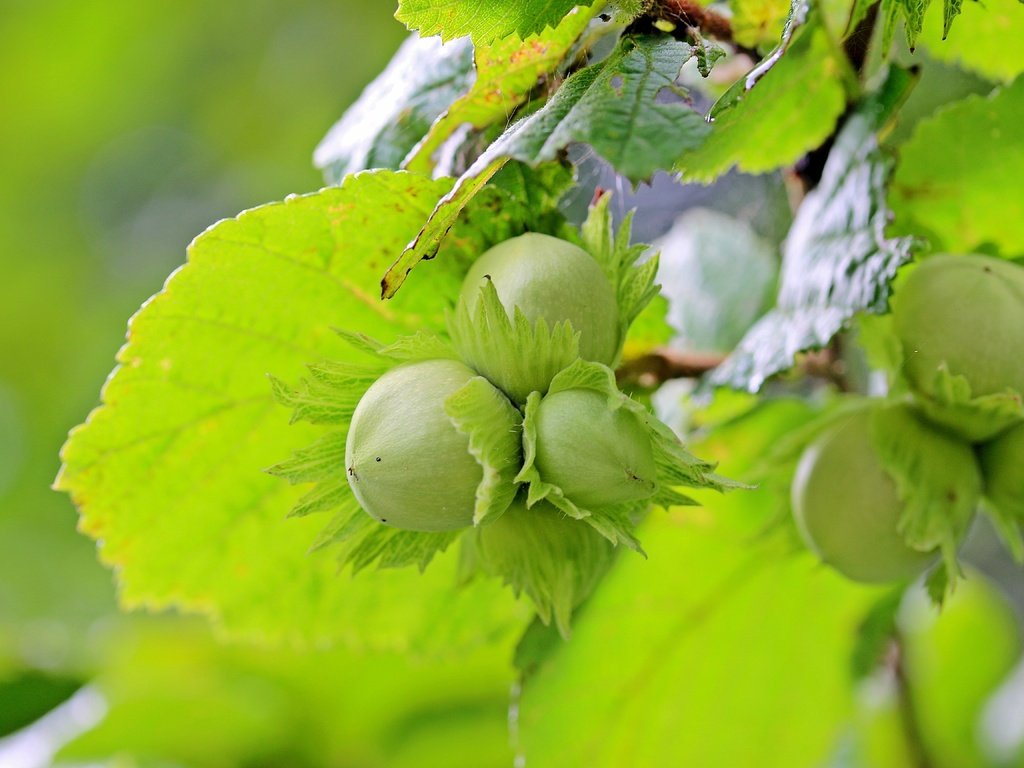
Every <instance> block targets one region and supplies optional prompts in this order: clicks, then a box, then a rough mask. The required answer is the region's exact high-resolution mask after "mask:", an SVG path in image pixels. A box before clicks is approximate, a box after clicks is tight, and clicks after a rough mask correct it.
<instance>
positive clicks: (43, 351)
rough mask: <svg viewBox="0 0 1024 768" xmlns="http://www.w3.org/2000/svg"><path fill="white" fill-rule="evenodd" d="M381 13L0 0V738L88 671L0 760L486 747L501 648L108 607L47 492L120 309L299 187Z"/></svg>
mask: <svg viewBox="0 0 1024 768" xmlns="http://www.w3.org/2000/svg"><path fill="white" fill-rule="evenodd" d="M393 10H394V9H393V7H392V4H390V3H379V2H373V3H368V2H363V0H293V1H292V2H281V0H254V1H253V0H250V1H249V2H244V3H243V2H238V1H237V0H227V1H225V0H220V1H219V2H216V3H207V2H198V1H197V0H177V1H176V2H173V3H172V2H155V3H129V2H117V1H116V0H93V1H91V2H90V1H86V2H70V0H41V1H40V0H21V1H19V0H13V2H12V1H11V0H4V2H2V3H0V71H2V72H3V73H4V74H3V76H2V77H0V104H2V105H3V106H2V107H0V114H2V118H0V147H2V149H0V157H2V161H0V259H2V264H3V269H2V278H0V738H2V737H4V736H7V735H8V734H11V733H12V732H14V731H16V730H17V729H19V728H21V727H22V726H25V725H27V724H29V723H31V722H32V721H34V720H36V718H38V717H39V716H41V715H43V714H44V713H45V712H47V711H48V710H49V709H50V708H51V707H53V706H54V705H57V704H59V703H60V702H61V701H63V700H65V699H67V698H68V697H69V696H72V694H73V693H74V692H75V691H76V690H77V689H79V686H80V685H82V684H83V683H84V682H87V681H91V684H90V685H89V686H87V687H86V688H84V689H82V690H80V691H79V693H78V694H77V695H75V696H74V697H73V698H72V699H71V703H70V704H69V705H66V706H65V707H63V708H62V709H61V710H58V712H57V713H56V715H51V716H50V717H49V718H47V719H46V720H44V721H43V722H42V723H40V725H39V726H37V727H35V728H34V729H30V730H31V731H32V732H31V733H30V734H29V735H28V737H26V735H25V732H23V733H22V734H20V735H15V736H14V737H9V738H7V739H6V740H2V741H0V765H3V766H4V768H27V767H28V766H41V765H48V764H50V763H51V762H52V761H53V760H54V759H59V760H69V761H83V760H88V761H92V762H91V764H96V763H97V762H98V763H99V764H108V763H109V764H117V765H296V766H303V765H353V766H356V765H358V766H376V765H389V766H390V765H417V766H422V765H434V764H436V765H467V766H469V765H472V766H481V765H506V764H508V762H509V761H510V757H509V754H510V753H509V752H508V748H507V746H506V745H507V737H506V735H505V720H506V709H507V693H508V685H509V679H508V678H509V676H510V672H508V671H507V670H508V667H509V661H508V660H509V657H510V653H511V651H510V649H509V648H508V647H495V648H491V649H484V650H482V651H481V652H480V653H479V654H478V656H479V658H477V657H471V658H468V659H465V662H464V664H462V665H460V667H459V669H458V670H453V669H450V668H445V667H444V666H439V665H436V664H435V665H430V664H427V663H425V662H424V663H417V662H416V661H415V660H410V659H407V658H402V657H399V656H395V657H393V658H388V657H373V658H366V657H363V658H359V659H355V658H353V657H351V656H349V655H347V654H345V653H343V652H338V651H334V652H327V651H325V652H323V653H312V654H310V653H306V654H298V653H289V652H287V651H277V652H272V651H269V650H261V649H255V648H239V647H235V646H227V645H222V644H219V643H217V641H216V640H215V639H214V638H213V637H212V636H211V632H210V630H209V629H208V628H207V626H206V623H205V622H202V621H198V620H192V619H182V618H179V617H174V616H164V617H152V616H148V617H147V616H143V615H134V616H126V615H122V614H119V613H118V611H117V608H116V595H115V587H114V582H113V577H112V574H111V573H110V572H109V571H108V570H107V569H105V568H103V567H102V566H101V565H100V564H99V563H98V562H97V560H96V557H95V545H94V544H93V543H92V542H91V541H90V540H88V539H87V538H86V537H84V536H81V535H80V534H78V533H77V532H76V530H75V522H76V514H75V511H74V509H73V507H72V505H71V503H70V501H69V500H68V498H67V497H66V496H65V495H63V494H57V493H55V492H53V491H51V490H50V488H49V486H50V483H51V482H52V481H53V479H54V476H55V475H56V473H57V469H58V466H59V460H58V451H59V449H60V446H61V444H62V443H63V441H64V439H65V437H66V434H67V431H68V429H69V428H71V427H72V426H74V425H75V424H77V423H79V422H80V421H81V420H82V419H83V417H84V415H85V414H86V413H88V411H89V410H90V409H91V408H93V407H95V406H96V405H97V404H98V401H99V391H100V387H101V385H102V383H103V380H104V377H105V376H106V375H107V373H109V371H110V368H111V366H112V364H113V359H114V353H115V352H116V350H117V348H118V346H119V345H120V343H121V342H122V341H123V339H124V334H125V327H126V320H127V318H128V317H129V316H130V315H131V313H132V312H134V310H135V309H137V308H138V306H139V305H140V304H141V303H142V302H143V301H144V300H145V299H146V298H147V297H148V296H150V295H152V294H154V293H155V292H157V291H158V290H159V289H160V287H161V285H162V283H163V281H164V279H165V278H166V276H167V275H168V274H169V273H170V272H171V271H172V270H173V269H175V268H176V267H177V266H178V265H180V264H181V263H182V261H183V260H184V255H185V247H186V246H187V245H188V243H189V241H190V240H191V239H192V238H193V237H194V236H195V235H196V234H198V233H199V232H201V231H202V230H203V229H204V228H206V227H207V226H209V225H210V224H212V223H214V222H215V221H217V220H218V219H219V218H221V217H224V216H231V215H234V214H236V213H237V212H239V211H241V210H243V209H245V208H248V207H251V206H254V205H257V204H260V203H263V202H267V201H270V200H279V199H282V198H284V197H285V196H286V195H288V194H290V193H293V192H305V191H309V190H314V189H317V188H319V187H320V186H322V182H321V177H320V174H319V172H317V171H315V170H314V169H313V167H312V163H311V155H312V151H313V147H314V146H315V145H316V143H317V142H318V141H319V139H320V138H321V137H322V135H323V134H324V132H325V131H326V130H327V128H328V127H329V126H330V125H331V124H332V123H333V122H334V120H335V119H337V117H338V116H339V115H340V114H341V113H342V111H343V109H344V108H345V106H347V105H348V104H349V103H350V102H351V101H352V100H353V99H355V97H356V96H358V94H359V92H360V90H361V88H362V87H363V86H364V85H365V84H366V83H367V82H368V81H369V80H370V79H372V78H373V76H374V75H376V74H377V73H378V72H379V71H380V69H381V68H382V67H383V66H384V64H385V63H386V62H387V60H388V59H389V58H390V56H391V54H392V52H393V51H394V49H395V48H396V47H397V46H398V44H399V43H400V42H401V41H402V40H403V39H404V37H405V35H406V32H405V30H404V28H403V27H402V25H400V24H399V23H398V22H396V21H395V20H394V19H393V18H392V13H393ZM439 688H444V689H445V691H446V696H445V702H446V703H445V705H444V708H443V709H439V708H438V705H437V704H436V703H435V701H434V699H435V698H436V696H434V695H433V694H434V692H436V691H437V690H438V689H439ZM98 690H101V691H102V695H101V694H98V693H97V691H98ZM346 690H347V691H348V692H349V694H348V695H346V693H345V691H346ZM356 692H358V695H356ZM107 709H109V711H108V712H107V714H106V716H105V718H104V719H103V724H102V726H100V727H98V728H92V730H91V731H90V732H89V733H88V734H87V735H85V736H83V737H81V738H79V739H77V740H76V741H74V743H72V744H71V745H70V746H69V747H67V748H66V750H65V754H64V755H62V756H61V757H60V758H54V757H53V755H52V753H53V750H54V749H55V748H57V747H59V746H60V745H61V744H63V743H65V742H68V741H69V740H70V739H72V737H73V736H74V735H75V734H76V733H78V732H81V731H83V730H85V729H87V728H91V727H92V726H93V725H94V724H95V723H96V722H97V721H98V720H99V718H100V717H102V716H103V713H104V711H106V710H107ZM442 747H443V749H442ZM439 755H442V756H440V757H439Z"/></svg>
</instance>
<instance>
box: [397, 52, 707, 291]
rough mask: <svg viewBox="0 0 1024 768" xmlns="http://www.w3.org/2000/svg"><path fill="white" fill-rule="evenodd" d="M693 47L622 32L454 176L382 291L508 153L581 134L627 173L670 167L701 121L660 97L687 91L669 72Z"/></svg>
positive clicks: (428, 251)
mask: <svg viewBox="0 0 1024 768" xmlns="http://www.w3.org/2000/svg"><path fill="white" fill-rule="evenodd" d="M691 54H692V48H691V47H690V46H689V45H686V44H685V43H681V42H678V41H676V40H674V39H672V38H666V37H653V36H639V37H626V38H623V39H622V40H621V41H620V42H619V45H618V47H617V48H616V49H615V51H614V52H613V53H612V54H611V55H610V56H609V57H608V58H607V59H605V60H604V61H602V62H600V63H598V64H595V65H593V66H590V67H587V68H586V69H583V70H580V71H579V72H577V73H575V74H574V75H572V77H570V78H569V79H568V80H566V81H565V82H564V83H563V84H562V87H561V88H559V89H558V91H557V92H556V93H555V95H554V96H553V97H552V98H551V100H550V101H549V102H548V103H547V104H546V105H545V106H544V107H543V108H542V109H540V110H539V111H537V112H535V113H534V114H532V115H530V116H529V117H527V118H524V119H523V120H521V121H519V122H518V123H516V124H515V125H513V126H512V127H511V128H509V129H508V130H507V131H506V132H505V133H504V134H502V135H501V136H500V137H499V138H498V139H497V140H496V141H495V142H494V143H493V144H492V145H491V146H490V147H488V149H487V151H486V152H484V153H483V154H482V155H481V156H480V157H479V158H478V159H477V161H476V162H475V163H473V165H472V167H470V169H469V170H468V171H467V172H466V173H465V174H464V175H463V176H462V177H461V178H460V179H459V180H458V182H456V184H455V187H454V188H453V189H452V191H451V192H450V193H449V194H448V195H446V196H445V197H444V198H443V199H442V200H441V201H440V202H439V203H438V205H437V207H436V208H435V209H434V211H433V213H431V215H430V218H429V220H428V221H427V223H426V225H425V226H424V228H423V230H422V231H421V232H420V234H419V235H418V236H417V238H416V239H415V241H413V242H412V243H411V244H410V245H409V247H408V248H407V249H406V251H405V252H404V253H403V254H402V256H401V258H400V259H399V260H398V261H397V262H396V263H395V264H394V265H393V266H392V267H391V269H390V270H388V274H387V275H386V276H385V278H384V296H385V297H390V296H393V295H394V294H395V292H396V291H397V290H398V288H399V287H400V286H401V284H402V281H403V280H404V279H405V276H406V275H407V274H408V273H409V271H410V270H411V269H412V268H413V267H414V266H415V265H416V264H418V263H419V262H420V261H421V260H422V259H425V258H430V257H431V256H433V255H434V253H436V251H437V248H438V245H439V244H440V242H441V240H442V238H443V237H444V236H445V234H446V233H447V232H448V230H449V228H450V227H451V226H452V223H453V222H454V221H455V219H456V218H457V217H458V215H459V212H460V211H461V210H462V208H463V207H464V206H465V205H466V204H467V203H468V202H469V200H471V199H472V198H473V197H474V196H475V195H476V194H477V192H479V190H480V189H481V188H482V187H483V185H484V184H486V183H487V180H488V179H489V178H490V177H491V176H493V175H494V174H495V173H496V172H497V171H498V170H499V169H500V168H501V167H502V166H503V165H504V164H505V163H506V162H507V161H508V160H509V159H510V158H514V159H516V160H520V161H522V162H525V163H529V164H531V165H535V164H538V163H541V162H544V161H547V160H553V159H555V158H556V157H557V156H558V154H559V153H560V152H561V151H562V150H563V149H565V147H566V146H568V145H569V144H570V143H572V142H586V143H588V144H590V145H591V146H593V148H594V149H595V150H596V151H597V152H598V153H599V154H601V155H602V156H603V157H604V158H605V159H606V160H608V161H609V162H611V163H612V165H613V166H615V168H616V170H618V171H619V172H620V173H622V174H624V175H625V176H627V177H629V178H630V179H633V180H634V181H638V180H641V179H644V178H647V177H648V176H650V175H651V174H652V173H654V171H655V170H657V169H659V168H669V167H671V165H672V163H673V162H674V160H675V159H676V158H677V157H679V155H680V154H681V153H682V152H684V151H685V150H687V149H691V148H693V147H695V146H697V145H699V144H700V142H701V141H702V140H703V138H704V136H705V135H706V133H707V130H708V128H707V126H706V124H705V123H704V121H702V120H701V119H700V116H699V115H697V113H696V112H694V111H693V110H692V109H690V107H689V106H687V105H686V104H684V103H681V102H680V101H678V100H677V101H674V102H666V101H663V100H662V99H660V98H658V95H659V94H660V93H661V92H662V91H669V92H671V93H672V94H673V95H674V96H675V97H676V99H679V98H681V97H682V96H684V95H685V92H684V91H683V90H682V88H681V87H680V86H677V85H676V84H675V79H676V77H677V76H678V74H679V70H680V68H681V67H682V65H683V63H684V62H686V60H687V59H689V58H690V56H691Z"/></svg>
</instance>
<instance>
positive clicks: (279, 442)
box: [56, 171, 522, 653]
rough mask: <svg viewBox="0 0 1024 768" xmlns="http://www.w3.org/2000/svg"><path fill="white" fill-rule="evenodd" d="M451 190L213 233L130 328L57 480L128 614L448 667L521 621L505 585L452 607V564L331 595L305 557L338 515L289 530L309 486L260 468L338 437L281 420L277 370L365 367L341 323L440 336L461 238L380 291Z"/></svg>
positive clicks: (380, 183)
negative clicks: (191, 620) (445, 658)
mask: <svg viewBox="0 0 1024 768" xmlns="http://www.w3.org/2000/svg"><path fill="white" fill-rule="evenodd" d="M449 187H450V182H447V181H444V180H441V181H435V180H431V179H429V178H426V177H423V176H419V175H416V174H411V173H406V172H390V171H377V172H372V173H371V172H364V173H360V174H356V175H353V176H349V177H347V178H346V179H345V181H344V183H343V184H342V185H341V186H340V187H332V188H328V189H325V190H322V191H320V192H317V193H314V194H310V195H302V196H296V197H292V198H289V199H288V200H286V201H283V202H280V203H272V204H269V205H265V206H261V207H259V208H256V209H253V210H251V211H247V212H245V213H243V214H241V215H240V216H238V217H237V218H234V219H228V220H225V221H222V222H219V223H218V224H216V225H215V226H213V227H211V228H210V229H209V230H207V231H206V232H204V233H203V234H202V235H200V236H199V237H198V238H197V239H196V240H195V242H194V243H193V244H192V245H191V246H190V247H189V253H188V263H187V264H186V265H185V266H184V267H182V268H181V269H180V270H178V271H177V272H175V274H174V276H173V277H172V278H171V279H170V280H169V281H168V283H167V285H166V286H165V287H164V288H163V290H162V291H161V292H160V293H159V294H158V295H157V296H155V297H154V298H153V299H151V300H150V301H148V302H147V303H146V304H145V306H144V307H143V308H142V309H141V310H140V311H139V313H138V314H136V316H135V317H134V318H133V319H132V321H131V324H130V329H129V337H128V341H127V344H126V345H125V347H124V348H123V349H122V350H121V351H120V352H119V353H118V362H119V363H120V367H119V368H117V369H116V371H115V372H114V373H113V374H112V375H111V377H110V378H109V379H108V382H107V384H106V386H105V387H104V390H103V393H102V400H103V403H102V405H101V406H100V407H99V408H98V409H97V410H96V411H94V412H93V413H92V414H91V415H90V417H89V419H88V422H87V423H86V424H85V425H83V426H81V427H78V428H76V429H75V430H74V431H73V433H72V435H71V436H70V438H69V441H68V443H67V445H66V446H65V448H64V449H63V452H62V457H63V461H64V467H63V469H62V471H61V474H60V476H59V477H58V479H57V482H56V485H57V487H59V488H60V489H61V490H65V491H68V492H70V493H71V495H72V498H73V500H74V502H75V503H76V504H77V505H78V507H79V509H80V512H81V518H80V527H81V529H82V530H83V531H84V532H86V533H87V534H89V535H90V536H92V537H93V538H95V539H97V540H99V541H100V542H101V544H100V557H101V559H102V560H103V561H104V562H105V563H107V564H109V565H110V566H112V567H114V568H115V572H116V577H117V582H118V587H119V590H118V591H119V595H120V599H121V602H122V605H124V606H125V607H126V608H132V607H141V606H146V607H149V608H151V609H153V610H159V609H167V608H171V607H174V608H176V609H178V610H181V611H183V612H191V613H202V614H205V615H208V616H210V617H211V618H212V620H213V621H214V622H215V623H216V624H217V625H218V626H219V627H220V628H221V629H222V630H223V631H224V632H225V633H226V634H228V635H229V636H232V637H241V638H248V639H253V640H259V642H261V643H263V644H266V645H273V644H275V643H292V644H296V645H306V646H309V645H315V644H323V643H335V642H344V643H346V644H348V645H356V646H362V647H375V648H381V647H391V648H396V647H403V648H416V649H418V650H420V651H422V652H424V653H432V652H435V651H447V652H451V651H452V649H454V648H464V647H466V646H468V645H475V644H477V643H479V641H480V639H481V638H484V637H493V636H495V635H499V634H502V633H506V632H509V631H511V630H512V629H513V628H514V627H515V626H516V625H517V623H518V622H519V621H520V619H521V617H522V611H521V609H520V608H519V607H517V606H516V605H515V604H514V602H513V601H512V600H511V599H509V598H506V597H505V596H504V595H503V593H502V590H500V589H499V587H498V585H493V586H489V585H486V584H478V585H474V587H473V589H471V590H461V591H455V589H454V587H453V583H454V577H455V573H456V570H457V567H456V566H457V562H456V560H455V559H454V558H453V557H451V556H449V555H448V554H445V555H443V556H441V557H440V558H438V560H440V562H438V561H436V560H435V562H434V563H433V564H432V567H431V568H430V569H429V570H428V571H427V572H426V573H425V574H423V575H422V576H421V575H419V574H416V573H414V572H409V571H410V569H404V570H401V569H389V570H388V571H386V572H383V573H381V574H378V575H377V576H375V577H374V578H372V579H370V578H356V579H347V578H344V579H339V578H338V577H337V570H338V569H337V564H336V563H335V562H334V560H333V558H332V557H330V555H329V554H328V553H326V552H319V553H315V554H313V555H307V550H308V549H309V546H310V543H311V542H313V541H314V539H315V538H316V537H317V531H318V530H319V529H320V528H322V527H323V524H324V523H325V522H326V521H327V520H329V519H330V514H331V513H330V511H328V510H326V509H322V511H321V512H320V513H318V514H316V515H309V516H306V517H299V518H293V519H290V520H289V519H286V514H287V512H288V510H289V509H290V508H294V506H295V505H296V503H297V502H298V501H299V499H300V497H302V496H303V494H308V493H309V492H310V491H312V490H313V487H312V486H310V487H309V488H302V487H299V486H290V485H289V484H288V483H287V482H284V481H283V480H281V479H279V478H276V477H271V476H269V475H268V474H267V473H266V472H264V471H263V470H264V468H266V467H268V466H270V465H273V464H275V462H281V461H283V460H286V459H287V457H288V456H289V454H291V453H292V452H293V451H295V450H298V449H302V448H303V447H304V446H308V445H310V444H312V443H314V442H315V441H317V440H318V439H321V438H323V437H324V435H325V434H327V433H328V432H331V431H338V430H341V429H343V428H344V420H343V419H342V420H340V421H335V422H334V426H315V425H311V424H309V423H308V422H302V423H294V424H289V423H288V421H289V413H288V411H287V410H285V409H284V408H282V407H281V406H280V405H279V404H278V403H277V402H275V400H274V397H275V389H276V394H277V395H278V396H281V395H282V394H283V390H284V389H288V387H282V386H277V387H276V388H275V387H274V386H273V385H270V386H268V383H267V378H266V375H267V373H272V374H274V376H276V377H277V381H278V382H279V384H280V383H283V382H285V381H287V382H295V381H297V380H298V379H299V378H300V377H302V376H303V375H305V376H307V378H308V377H311V375H312V372H311V371H310V369H309V368H308V367H307V364H308V363H309V362H310V361H318V360H324V359H332V360H337V361H341V362H345V363H349V364H352V365H359V364H364V363H366V364H368V363H370V362H371V361H372V358H370V357H368V356H367V354H366V352H364V351H360V350H357V349H355V348H353V346H352V345H351V344H349V343H346V342H344V341H343V340H342V339H341V337H339V335H338V334H336V333H334V332H333V330H332V329H333V328H336V327H338V326H339V325H343V326H344V327H345V328H346V329H348V330H349V331H350V332H351V333H352V334H355V335H359V334H370V335H373V336H377V337H378V338H380V339H382V340H383V341H384V342H385V343H387V342H390V341H392V340H393V339H395V338H397V337H398V336H400V335H402V334H408V333H413V332H414V331H416V330H419V329H430V330H436V331H440V330H442V329H443V324H444V312H445V308H446V307H447V306H450V305H451V302H453V301H454V298H455V297H456V296H457V295H458V291H459V288H460V286H461V275H462V272H463V270H464V261H463V258H468V254H463V253H461V251H459V250H458V247H459V241H456V240H454V239H453V242H452V244H451V245H450V246H449V247H450V248H451V249H452V250H451V252H450V256H449V257H447V258H445V259H444V260H441V261H439V262H438V263H437V264H436V265H433V266H432V268H431V269H428V270H424V272H423V274H422V275H418V276H417V278H416V279H415V280H414V281H412V282H411V283H410V285H409V286H408V287H407V291H406V292H404V293H403V295H402V296H400V297H398V299H397V300H396V301H395V302H391V303H389V304H384V303H382V302H380V301H378V300H377V299H376V297H375V294H376V289H377V285H378V281H379V279H380V274H381V271H382V270H383V269H384V267H385V266H386V265H387V263H388V261H389V260H390V259H391V258H393V254H394V253H397V252H399V251H400V250H401V248H402V246H403V245H404V244H405V243H407V242H408V241H409V239H410V238H411V237H413V236H414V235H415V233H416V231H417V230H418V228H419V227H420V226H421V224H422V222H423V220H424V218H425V217H426V216H427V215H428V214H429V212H430V210H431V209H432V207H433V205H434V203H435V202H436V200H437V198H438V197H439V196H440V195H442V194H444V193H445V191H447V190H448V189H449ZM502 212H503V211H502ZM491 215H495V214H494V211H491ZM461 226H462V225H461V224H460V225H459V227H461ZM460 232H461V230H460ZM460 237H461V235H460ZM353 399H354V396H353ZM346 407H347V406H346ZM340 410H344V408H342V409H340ZM200 456H201V457H202V461H199V460H197V457H200ZM292 469H293V470H294V471H295V472H300V471H308V472H310V473H312V472H313V469H312V467H311V466H310V465H306V466H305V467H304V468H302V469H300V468H299V467H298V466H293V467H292ZM340 469H342V471H343V468H340ZM333 480H334V482H335V483H337V480H338V478H337V476H336V475H335V476H334V478H333ZM309 482H314V481H313V480H309ZM335 487H337V486H335ZM321 490H322V491H323V494H324V496H323V498H328V497H329V496H330V490H329V489H328V488H327V487H326V486H325V487H324V488H323V489H321ZM307 502H308V503H310V504H312V505H313V506H314V507H316V508H318V509H319V508H321V507H320V505H321V501H319V500H315V499H313V498H312V497H309V498H307ZM317 518H321V519H317ZM371 522H372V521H371ZM442 619H443V620H442Z"/></svg>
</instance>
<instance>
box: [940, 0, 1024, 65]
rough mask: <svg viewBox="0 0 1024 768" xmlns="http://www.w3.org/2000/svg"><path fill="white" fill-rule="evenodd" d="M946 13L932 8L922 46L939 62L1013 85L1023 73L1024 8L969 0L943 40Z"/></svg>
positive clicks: (1011, 1) (1010, 2)
mask: <svg viewBox="0 0 1024 768" xmlns="http://www.w3.org/2000/svg"><path fill="white" fill-rule="evenodd" d="M943 33H944V30H943V14H941V13H940V12H939V9H938V7H937V6H936V7H934V8H931V9H930V10H929V12H928V13H927V14H926V15H925V17H924V29H923V30H922V32H921V45H922V46H923V47H924V48H926V49H927V50H928V55H929V56H931V57H932V58H934V59H938V60H940V61H946V62H950V63H955V64H959V65H960V66H961V67H963V68H964V69H969V70H971V71H973V72H977V73H979V74H981V75H984V76H985V77H988V78H990V79H994V80H1002V81H1004V82H1010V81H1011V80H1013V79H1014V78H1015V77H1016V76H1017V75H1019V74H1021V73H1022V72H1024V47H1022V46H1020V45H1017V44H1016V43H1015V41H1019V40H1021V39H1024V9H1022V8H1021V4H1020V2H1019V0H985V2H984V3H982V2H976V1H975V0H969V1H968V2H967V3H964V6H963V13H962V15H960V16H959V17H958V18H957V22H956V25H955V26H954V27H953V29H952V30H951V31H950V32H949V36H948V37H945V39H944V34H943Z"/></svg>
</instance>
